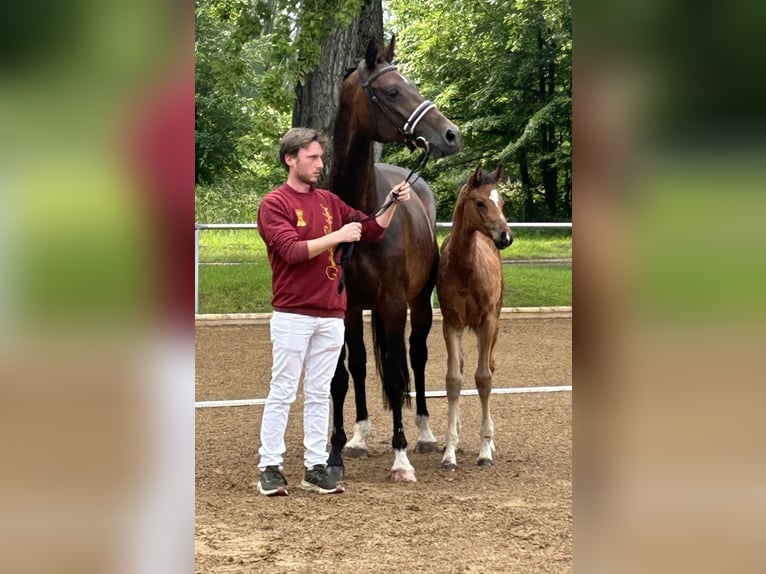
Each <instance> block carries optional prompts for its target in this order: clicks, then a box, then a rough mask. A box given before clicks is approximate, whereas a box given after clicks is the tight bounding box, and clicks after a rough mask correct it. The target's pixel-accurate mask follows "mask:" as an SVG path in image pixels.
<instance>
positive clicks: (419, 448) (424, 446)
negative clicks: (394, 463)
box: [415, 441, 439, 454]
mask: <svg viewBox="0 0 766 574" xmlns="http://www.w3.org/2000/svg"><path fill="white" fill-rule="evenodd" d="M415 452H416V453H418V454H428V453H430V452H439V445H438V443H436V441H434V442H420V441H418V443H417V444H416V445H415Z"/></svg>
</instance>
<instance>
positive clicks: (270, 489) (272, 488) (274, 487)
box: [258, 466, 287, 496]
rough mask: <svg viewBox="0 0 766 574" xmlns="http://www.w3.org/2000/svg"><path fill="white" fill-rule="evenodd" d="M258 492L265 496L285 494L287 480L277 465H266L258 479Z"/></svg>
mask: <svg viewBox="0 0 766 574" xmlns="http://www.w3.org/2000/svg"><path fill="white" fill-rule="evenodd" d="M258 492H260V493H261V494H265V495H266V496H287V480H285V475H284V474H282V471H281V470H279V467H278V466H267V467H266V468H265V469H263V471H262V472H261V478H259V479H258Z"/></svg>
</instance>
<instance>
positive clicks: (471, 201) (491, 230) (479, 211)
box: [455, 164, 513, 249]
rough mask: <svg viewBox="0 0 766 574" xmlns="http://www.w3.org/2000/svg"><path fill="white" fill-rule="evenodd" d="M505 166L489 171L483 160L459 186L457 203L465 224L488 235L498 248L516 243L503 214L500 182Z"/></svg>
mask: <svg viewBox="0 0 766 574" xmlns="http://www.w3.org/2000/svg"><path fill="white" fill-rule="evenodd" d="M502 171H503V168H502V167H500V166H498V167H497V168H496V169H495V171H494V172H492V173H486V172H484V170H482V168H481V164H479V165H478V166H477V167H476V171H474V172H473V175H472V176H471V177H470V178H468V181H467V182H466V183H465V184H464V185H463V187H462V188H461V189H460V194H459V195H458V198H457V202H456V204H455V214H458V213H459V214H460V219H461V221H462V222H463V225H465V226H467V228H468V229H473V230H474V231H478V232H479V233H482V234H484V235H486V236H487V237H489V238H490V239H491V240H492V241H494V242H495V246H496V247H497V248H498V249H504V248H506V247H508V246H509V245H510V244H511V243H513V232H512V231H511V228H510V227H508V222H507V221H506V220H505V216H504V215H503V197H502V196H501V195H500V193H499V192H498V191H497V183H498V182H499V181H500V175H501V174H502Z"/></svg>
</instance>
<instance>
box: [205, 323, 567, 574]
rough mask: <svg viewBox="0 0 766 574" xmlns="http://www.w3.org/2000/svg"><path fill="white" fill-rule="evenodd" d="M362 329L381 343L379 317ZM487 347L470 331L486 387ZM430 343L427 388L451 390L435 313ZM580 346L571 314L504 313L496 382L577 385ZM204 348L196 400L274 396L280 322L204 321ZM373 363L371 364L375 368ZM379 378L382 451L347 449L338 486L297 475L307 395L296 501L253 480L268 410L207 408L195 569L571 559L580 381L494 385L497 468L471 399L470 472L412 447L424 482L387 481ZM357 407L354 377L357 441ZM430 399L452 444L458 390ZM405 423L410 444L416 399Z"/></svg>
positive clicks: (451, 566)
mask: <svg viewBox="0 0 766 574" xmlns="http://www.w3.org/2000/svg"><path fill="white" fill-rule="evenodd" d="M365 328H366V334H365V336H366V338H367V348H368V351H369V349H370V348H371V338H370V334H369V324H367V325H366V326H365ZM475 346H476V345H475V337H473V335H467V336H465V337H464V352H465V355H466V374H467V377H466V381H465V383H464V385H463V388H464V389H473V388H475V387H474V383H473V370H474V369H475V365H476V349H475ZM368 354H369V356H370V359H369V360H370V361H372V354H371V353H368ZM429 354H430V359H429V362H428V367H427V386H428V390H443V389H444V375H445V372H446V354H445V351H444V341H443V339H442V335H441V322H440V321H438V320H435V321H434V326H433V328H432V330H431V334H430V337H429ZM571 356H572V320H571V318H570V317H558V318H545V317H543V318H539V317H538V318H525V317H520V316H514V315H513V314H508V315H504V318H503V321H502V324H501V332H500V337H499V341H498V345H497V349H496V362H497V370H496V372H495V377H494V387H496V388H499V387H520V386H559V385H571V384H572V362H571ZM196 357H197V358H196V366H197V372H196V398H197V400H198V401H207V400H220V399H244V398H263V397H266V395H267V393H268V386H269V375H270V370H271V347H270V343H269V334H268V324H252V325H222V326H203V325H201V324H199V325H198V327H197V329H196ZM368 372H371V373H374V372H375V371H374V368H373V367H372V365H371V364H368ZM367 388H368V390H367V397H368V401H369V402H370V404H369V411H370V416H371V418H372V423H373V431H372V435H371V437H370V441H369V445H370V455H369V456H368V457H367V458H364V459H351V458H346V465H347V470H346V472H347V478H346V480H345V481H344V482H343V484H344V485H345V486H346V492H345V493H344V494H341V495H332V496H322V495H319V494H316V493H311V492H306V491H303V490H301V489H300V488H298V487H297V485H298V484H299V483H300V479H301V475H302V468H303V446H302V442H303V434H302V433H303V430H302V412H303V404H302V393H301V391H299V394H298V399H297V401H296V402H295V404H294V405H293V407H292V410H291V412H290V422H289V426H288V432H287V437H286V438H287V454H286V460H285V475H286V476H287V479H288V481H289V483H290V486H291V489H290V496H288V497H277V498H268V497H264V496H261V495H260V494H259V493H258V491H257V489H256V486H255V483H256V481H257V479H258V469H257V468H256V463H257V460H258V452H257V451H258V446H259V439H258V433H259V429H260V423H261V413H262V409H263V407H262V406H239V407H221V408H198V409H197V413H196V433H197V435H196V444H197V448H196V469H197V472H196V489H197V491H196V492H197V495H196V555H197V558H196V571H197V572H198V573H204V574H212V573H223V572H269V573H304V572H306V573H308V572H331V573H336V572H340V573H346V572H348V573H389V572H390V573H393V572H403V573H411V572H412V573H414V572H418V573H421V572H433V573H439V574H447V573H458V572H477V573H478V572H484V573H497V572H509V573H510V572H513V573H524V574H526V573H537V572H556V573H563V572H571V571H572V469H571V461H572V430H571V425H572V395H571V392H555V393H532V394H498V395H493V396H492V399H491V411H492V416H493V419H494V424H495V444H496V445H497V452H496V455H495V464H494V466H492V467H481V468H480V467H477V466H476V465H475V461H476V457H477V455H478V450H479V419H480V405H479V400H478V397H476V396H466V397H462V398H461V402H460V407H461V425H462V426H461V435H460V450H459V451H458V465H459V468H458V469H457V470H456V471H454V472H449V471H445V470H443V469H441V467H440V461H441V453H431V454H416V453H411V454H410V461H411V462H412V464H413V466H415V469H416V473H417V482H416V483H412V484H400V483H392V482H390V481H389V469H390V467H391V464H392V462H393V454H392V452H391V416H390V413H389V412H388V411H385V410H383V407H382V403H381V400H380V396H381V390H380V383H379V381H378V380H377V378H369V379H368V383H367ZM353 404H354V403H353V389H352V390H351V391H350V392H349V396H348V397H347V400H346V409H345V421H346V431H347V432H348V433H349V437H350V436H351V433H352V431H353V425H354V418H355V412H354V407H353ZM413 405H414V401H413ZM428 408H429V411H430V413H431V428H432V430H433V432H434V434H435V435H436V437H437V439H438V440H439V442H440V445H441V446H443V445H444V440H445V434H446V426H447V400H446V398H431V399H429V403H428ZM405 425H407V426H406V431H407V439H408V441H409V442H410V446H411V447H412V446H414V443H415V438H416V432H415V426H414V406H413V409H406V410H405Z"/></svg>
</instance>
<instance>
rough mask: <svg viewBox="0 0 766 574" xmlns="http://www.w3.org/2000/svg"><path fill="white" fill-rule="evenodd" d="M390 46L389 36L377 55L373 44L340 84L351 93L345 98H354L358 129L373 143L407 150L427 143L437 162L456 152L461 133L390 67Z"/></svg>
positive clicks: (391, 48) (372, 43) (391, 54)
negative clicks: (402, 145)
mask: <svg viewBox="0 0 766 574" xmlns="http://www.w3.org/2000/svg"><path fill="white" fill-rule="evenodd" d="M394 44H395V37H394V36H392V37H391V42H390V43H389V45H388V47H387V48H386V49H385V51H384V52H382V53H381V52H379V51H378V47H377V45H376V44H375V41H374V40H373V41H371V42H370V43H369V45H368V46H367V52H366V53H365V56H364V60H363V61H362V62H360V63H359V66H358V67H357V73H356V74H351V75H350V76H349V77H348V78H347V79H346V81H345V83H344V89H349V90H353V92H352V93H351V94H350V96H349V97H351V98H353V108H354V110H355V117H354V120H355V123H356V129H358V130H360V131H361V132H363V133H365V135H367V136H368V137H369V138H370V139H372V140H375V141H379V142H382V143H388V142H404V143H406V144H407V145H408V146H410V148H413V147H414V146H415V145H418V146H419V147H424V145H423V141H425V142H427V143H428V146H429V148H430V151H431V153H432V154H435V156H436V157H443V156H447V155H450V154H453V153H456V152H458V151H459V150H460V147H461V145H462V136H461V134H460V129H459V128H458V127H457V126H456V125H455V124H453V123H452V122H451V121H449V120H448V119H447V118H446V117H445V116H444V114H442V113H441V112H440V111H439V110H438V109H437V108H436V106H435V105H434V104H433V103H432V102H430V101H429V100H426V99H424V98H423V96H421V95H420V92H418V89H417V88H416V87H415V84H413V83H412V82H410V81H409V80H408V79H407V78H405V77H404V76H403V75H402V74H401V73H399V71H398V70H397V68H396V66H394V65H392V64H391V61H392V60H393V58H394ZM421 138H422V139H421Z"/></svg>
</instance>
